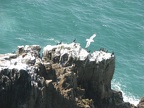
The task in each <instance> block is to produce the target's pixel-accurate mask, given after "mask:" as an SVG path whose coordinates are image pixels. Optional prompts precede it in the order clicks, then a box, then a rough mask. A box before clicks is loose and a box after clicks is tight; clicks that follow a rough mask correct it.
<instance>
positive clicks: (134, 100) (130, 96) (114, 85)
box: [112, 79, 140, 106]
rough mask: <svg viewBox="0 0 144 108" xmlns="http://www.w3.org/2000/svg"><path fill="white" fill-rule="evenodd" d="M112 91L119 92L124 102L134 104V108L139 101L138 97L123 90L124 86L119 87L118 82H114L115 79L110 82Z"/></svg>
mask: <svg viewBox="0 0 144 108" xmlns="http://www.w3.org/2000/svg"><path fill="white" fill-rule="evenodd" d="M112 89H114V90H118V91H121V92H122V95H123V99H124V101H125V102H130V103H131V104H134V105H135V106H136V105H137V104H138V103H139V101H140V100H139V99H138V97H136V96H134V95H133V94H132V93H130V92H128V91H126V90H124V89H125V86H124V85H121V84H120V82H118V81H116V79H113V81H112Z"/></svg>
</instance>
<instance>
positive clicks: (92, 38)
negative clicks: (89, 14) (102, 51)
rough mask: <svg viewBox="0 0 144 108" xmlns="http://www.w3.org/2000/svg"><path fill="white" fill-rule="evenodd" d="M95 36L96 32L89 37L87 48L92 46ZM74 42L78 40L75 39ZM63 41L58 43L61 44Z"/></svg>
mask: <svg viewBox="0 0 144 108" xmlns="http://www.w3.org/2000/svg"><path fill="white" fill-rule="evenodd" d="M95 37H96V34H93V35H92V36H91V37H90V38H89V39H86V41H87V43H86V46H85V48H88V47H89V46H90V44H91V42H94V38H95ZM73 42H76V39H74V40H73ZM61 43H62V41H61V42H59V43H57V45H58V44H61Z"/></svg>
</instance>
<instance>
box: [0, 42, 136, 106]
mask: <svg viewBox="0 0 144 108" xmlns="http://www.w3.org/2000/svg"><path fill="white" fill-rule="evenodd" d="M40 50H41V47H40V46H39V45H31V46H29V45H26V46H19V47H18V50H17V52H16V54H12V53H8V54H0V108H132V107H133V108H134V106H133V105H132V104H130V103H126V102H124V101H123V97H122V93H121V92H120V91H114V90H112V89H111V80H112V77H113V74H114V70H115V55H114V54H112V53H109V52H106V51H102V50H100V51H94V52H87V50H86V49H84V48H82V47H81V46H80V44H79V43H76V42H72V43H70V44H63V43H61V44H58V45H47V46H46V47H44V48H43V51H42V57H41V56H40Z"/></svg>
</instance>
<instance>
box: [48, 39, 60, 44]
mask: <svg viewBox="0 0 144 108" xmlns="http://www.w3.org/2000/svg"><path fill="white" fill-rule="evenodd" d="M47 40H48V41H53V42H55V43H58V42H60V41H59V40H56V39H54V38H48V39H47Z"/></svg>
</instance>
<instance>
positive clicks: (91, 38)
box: [85, 34, 96, 48]
mask: <svg viewBox="0 0 144 108" xmlns="http://www.w3.org/2000/svg"><path fill="white" fill-rule="evenodd" d="M95 37H96V34H93V35H92V36H91V37H90V38H89V39H86V41H87V43H86V46H85V48H88V47H89V46H90V43H91V42H94V40H93V39H94V38H95Z"/></svg>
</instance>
